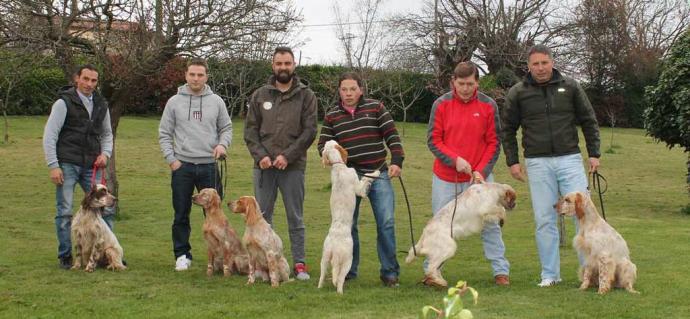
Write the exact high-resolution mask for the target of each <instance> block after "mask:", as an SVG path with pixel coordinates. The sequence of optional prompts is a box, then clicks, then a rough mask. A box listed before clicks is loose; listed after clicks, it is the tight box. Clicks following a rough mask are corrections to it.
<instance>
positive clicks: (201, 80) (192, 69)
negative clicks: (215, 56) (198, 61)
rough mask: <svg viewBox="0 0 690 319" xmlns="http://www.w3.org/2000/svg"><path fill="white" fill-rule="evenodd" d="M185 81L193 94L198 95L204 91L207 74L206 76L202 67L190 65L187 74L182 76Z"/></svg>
mask: <svg viewBox="0 0 690 319" xmlns="http://www.w3.org/2000/svg"><path fill="white" fill-rule="evenodd" d="M184 78H185V80H187V85H188V86H189V89H190V90H192V92H193V93H195V94H199V93H201V91H203V90H204V87H205V86H206V81H208V74H206V68H205V67H204V66H202V65H190V66H189V67H188V68H187V72H185V74H184Z"/></svg>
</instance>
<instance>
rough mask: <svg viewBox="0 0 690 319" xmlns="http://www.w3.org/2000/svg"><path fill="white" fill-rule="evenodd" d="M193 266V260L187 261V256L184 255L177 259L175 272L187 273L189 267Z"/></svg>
mask: <svg viewBox="0 0 690 319" xmlns="http://www.w3.org/2000/svg"><path fill="white" fill-rule="evenodd" d="M191 266H192V260H191V259H187V256H186V255H182V256H180V257H177V260H176V261H175V270H176V271H185V270H187V269H189V267H191Z"/></svg>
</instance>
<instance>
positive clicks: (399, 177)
mask: <svg viewBox="0 0 690 319" xmlns="http://www.w3.org/2000/svg"><path fill="white" fill-rule="evenodd" d="M383 165H384V164H382V165H381V166H379V168H378V169H381V167H383ZM355 170H356V171H358V172H359V173H360V174H361V175H362V176H363V177H368V178H371V179H387V180H390V179H391V178H390V177H388V178H386V177H380V176H372V175H368V174H366V173H364V172H363V171H362V170H359V169H356V168H355ZM398 180H400V187H401V188H402V191H403V195H404V196H405V204H407V216H408V218H409V219H408V220H409V222H410V223H409V224H410V240H412V251H413V252H414V255H415V257H417V248H415V240H414V230H413V229H412V209H411V208H410V200H409V198H408V196H407V189H405V183H404V182H403V179H402V176H398ZM400 252H402V253H407V252H406V251H400Z"/></svg>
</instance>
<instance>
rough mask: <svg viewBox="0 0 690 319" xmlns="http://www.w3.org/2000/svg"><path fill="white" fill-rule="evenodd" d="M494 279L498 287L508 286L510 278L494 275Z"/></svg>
mask: <svg viewBox="0 0 690 319" xmlns="http://www.w3.org/2000/svg"><path fill="white" fill-rule="evenodd" d="M494 279H495V280H496V285H498V286H510V277H508V275H496V277H494Z"/></svg>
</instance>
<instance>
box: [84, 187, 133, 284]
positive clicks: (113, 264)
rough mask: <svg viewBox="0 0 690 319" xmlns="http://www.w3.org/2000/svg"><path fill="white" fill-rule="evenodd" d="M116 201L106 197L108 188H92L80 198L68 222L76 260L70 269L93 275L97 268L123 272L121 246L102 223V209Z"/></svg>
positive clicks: (108, 194)
mask: <svg viewBox="0 0 690 319" xmlns="http://www.w3.org/2000/svg"><path fill="white" fill-rule="evenodd" d="M116 200H117V199H116V198H115V196H113V195H112V194H110V192H109V191H108V187H106V186H105V185H102V184H97V185H95V186H94V187H93V188H92V189H91V191H90V192H89V193H88V194H86V195H85V196H84V199H83V200H82V202H81V207H80V208H79V211H78V212H77V214H76V215H75V216H74V219H72V231H71V236H72V241H73V242H74V243H75V248H74V251H75V253H76V258H75V261H74V265H73V266H72V269H81V267H82V265H85V268H84V271H86V272H93V271H94V269H95V268H96V267H97V266H105V267H106V268H107V269H110V270H124V269H127V267H126V266H125V265H123V264H122V255H123V251H122V246H120V243H119V242H118V241H117V237H115V234H114V233H113V231H112V230H110V227H108V224H106V223H105V220H103V210H104V209H105V207H111V206H113V205H115V201H116Z"/></svg>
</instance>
